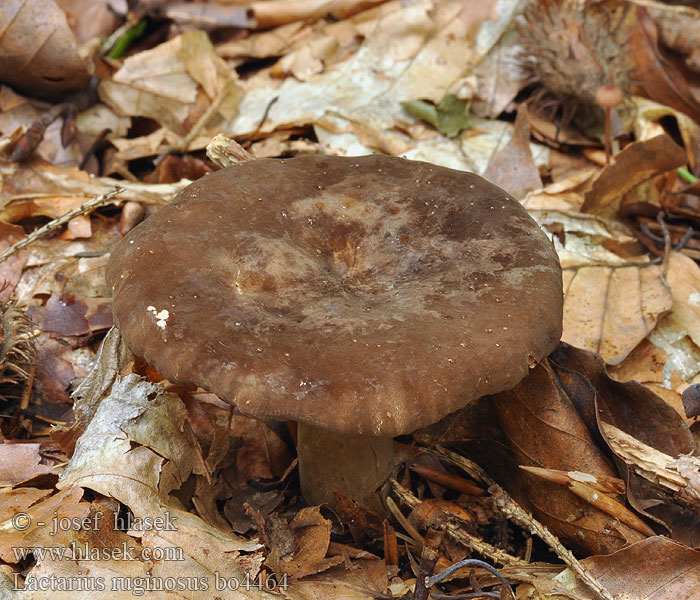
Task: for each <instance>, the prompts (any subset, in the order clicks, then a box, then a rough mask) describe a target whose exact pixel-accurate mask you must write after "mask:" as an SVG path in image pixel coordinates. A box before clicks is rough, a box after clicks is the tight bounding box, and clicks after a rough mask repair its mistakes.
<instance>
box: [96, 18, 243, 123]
mask: <svg viewBox="0 0 700 600" xmlns="http://www.w3.org/2000/svg"><path fill="white" fill-rule="evenodd" d="M236 81H237V76H236V73H235V71H233V70H232V69H230V68H229V67H228V66H227V65H226V63H225V62H224V61H223V59H221V58H220V57H218V56H217V55H216V53H215V52H214V48H213V46H212V45H211V42H210V41H209V38H208V37H207V35H206V33H204V32H202V31H192V32H189V33H186V34H183V35H180V36H178V37H176V38H173V39H172V40H169V41H167V42H165V43H163V44H160V45H159V46H156V47H155V48H153V49H151V50H145V51H144V52H140V53H139V54H136V55H134V56H131V57H129V58H127V59H126V60H125V61H124V63H123V65H122V66H121V68H120V69H119V70H118V71H117V72H116V73H115V74H114V75H113V76H112V81H103V82H102V85H101V86H100V89H99V92H100V97H101V98H102V99H103V100H104V102H105V103H107V104H108V105H109V106H111V107H112V108H113V109H114V110H115V111H116V112H117V113H118V114H128V115H130V116H142V117H150V118H152V119H154V120H155V121H157V122H158V123H160V124H162V125H164V126H165V127H167V128H168V129H170V130H171V131H172V132H173V133H175V134H176V135H178V136H184V135H185V134H187V133H188V129H187V128H185V126H184V125H183V124H184V123H185V122H186V121H187V119H188V117H189V116H190V111H191V110H192V108H193V107H194V106H195V104H196V101H197V97H198V89H199V88H200V86H201V89H202V90H203V91H204V93H205V95H206V98H207V101H208V104H209V105H211V104H213V103H216V112H217V114H219V116H220V118H224V119H227V120H228V119H231V118H233V116H234V115H235V114H236V112H237V109H238V101H239V99H240V97H241V94H242V90H241V88H240V86H239V85H238V84H237V83H236ZM205 125H207V124H205Z"/></svg>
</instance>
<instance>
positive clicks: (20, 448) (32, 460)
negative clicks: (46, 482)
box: [0, 442, 58, 487]
mask: <svg viewBox="0 0 700 600" xmlns="http://www.w3.org/2000/svg"><path fill="white" fill-rule="evenodd" d="M40 447H41V444H39V443H24V444H8V443H7V442H5V443H4V444H2V445H0V487H5V486H11V485H16V484H18V483H22V482H25V481H28V480H30V479H34V478H35V477H38V476H39V475H46V474H51V475H58V473H57V472H56V470H55V469H54V468H53V467H51V466H50V465H42V464H41V456H40V454H39V448H40Z"/></svg>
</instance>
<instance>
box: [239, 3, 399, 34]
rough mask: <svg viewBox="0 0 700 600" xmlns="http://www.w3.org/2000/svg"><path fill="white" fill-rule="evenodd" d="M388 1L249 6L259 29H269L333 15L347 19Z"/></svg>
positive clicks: (336, 17) (261, 4)
mask: <svg viewBox="0 0 700 600" xmlns="http://www.w3.org/2000/svg"><path fill="white" fill-rule="evenodd" d="M386 1H387V0H266V1H263V2H253V3H251V4H250V5H249V8H250V11H251V13H252V16H253V19H254V20H255V22H256V25H257V27H259V28H267V27H273V26H275V25H282V24H284V23H291V22H294V21H303V20H305V19H320V18H322V17H325V16H327V15H331V16H332V17H333V18H334V19H345V18H346V17H350V16H352V15H353V14H355V13H357V12H360V11H362V10H366V9H368V8H371V7H372V6H374V5H377V4H382V3H384V2H386Z"/></svg>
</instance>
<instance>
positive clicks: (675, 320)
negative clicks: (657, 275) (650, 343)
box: [666, 252, 700, 346]
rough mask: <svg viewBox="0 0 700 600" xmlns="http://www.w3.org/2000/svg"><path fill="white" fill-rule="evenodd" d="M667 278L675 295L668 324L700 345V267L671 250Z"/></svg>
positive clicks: (672, 293)
mask: <svg viewBox="0 0 700 600" xmlns="http://www.w3.org/2000/svg"><path fill="white" fill-rule="evenodd" d="M666 279H667V280H668V284H669V286H671V295H672V296H673V311H672V312H671V314H670V315H668V317H667V320H668V324H669V325H670V326H671V327H672V328H674V329H675V330H676V331H677V332H678V334H679V335H687V336H688V337H689V338H690V339H691V340H693V342H694V343H695V344H696V345H697V346H700V267H698V264H697V263H696V262H695V261H694V260H692V259H690V258H688V257H687V256H684V255H683V254H681V253H680V252H671V255H670V257H669V263H668V273H667V275H666Z"/></svg>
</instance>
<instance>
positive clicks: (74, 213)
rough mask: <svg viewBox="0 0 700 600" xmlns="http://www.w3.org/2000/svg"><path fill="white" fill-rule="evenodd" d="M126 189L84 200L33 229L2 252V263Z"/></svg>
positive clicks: (0, 260) (118, 189) (0, 258)
mask: <svg viewBox="0 0 700 600" xmlns="http://www.w3.org/2000/svg"><path fill="white" fill-rule="evenodd" d="M123 191H124V188H122V187H117V188H115V189H113V190H112V191H111V192H107V193H106V194H102V195H101V196H97V197H95V198H91V199H90V200H88V201H87V202H84V203H83V204H81V205H80V206H79V207H78V208H74V209H73V210H70V211H68V212H67V213H66V214H64V215H61V216H60V217H58V218H57V219H54V220H53V221H49V222H48V223H47V224H46V225H44V226H43V227H39V229H36V230H35V231H32V233H30V234H29V235H28V236H27V237H25V238H22V239H21V240H20V241H19V242H17V243H16V244H13V245H12V246H10V247H9V248H7V249H6V250H5V251H4V252H2V254H0V263H1V262H3V261H4V260H6V259H8V258H9V257H10V256H13V255H15V254H17V253H18V252H19V251H20V250H22V249H24V248H26V247H27V246H29V245H30V244H33V243H34V242H36V241H37V240H38V239H40V238H42V237H44V236H45V235H48V234H49V233H51V232H53V231H56V230H57V229H59V228H60V227H63V225H65V224H66V223H68V221H70V220H71V219H75V217H79V216H80V215H84V214H87V213H89V212H90V211H91V210H93V209H94V208H97V207H98V206H102V205H104V204H107V203H108V202H110V201H111V200H112V198H114V197H115V196H116V195H118V194H121V193H122V192H123Z"/></svg>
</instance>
